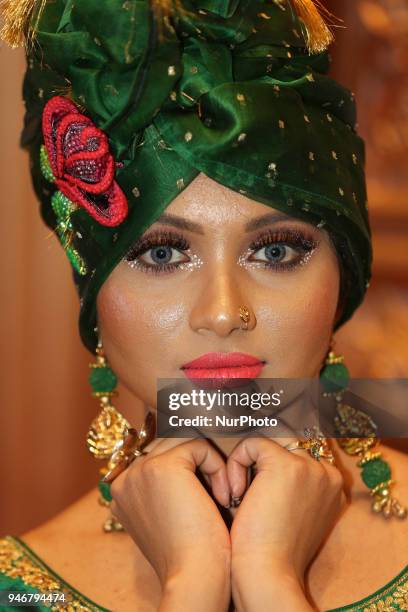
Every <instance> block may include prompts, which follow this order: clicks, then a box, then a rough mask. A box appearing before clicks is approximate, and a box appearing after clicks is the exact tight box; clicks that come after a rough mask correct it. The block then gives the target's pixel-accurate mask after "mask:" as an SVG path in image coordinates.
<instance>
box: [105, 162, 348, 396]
mask: <svg viewBox="0 0 408 612" xmlns="http://www.w3.org/2000/svg"><path fill="white" fill-rule="evenodd" d="M128 259H129V260H130V261H126V260H123V261H122V262H121V263H120V264H119V265H118V266H117V267H116V268H115V269H114V270H113V272H112V273H111V274H110V276H109V277H108V279H107V280H106V281H105V283H104V284H103V286H102V288H101V290H100V291H99V295H98V300H97V311H98V329H99V333H100V337H101V339H102V341H103V345H104V348H105V352H106V355H107V357H108V360H109V362H110V365H111V366H112V368H113V370H114V371H115V373H116V374H117V376H118V377H119V379H120V380H121V382H122V383H123V384H124V385H125V386H126V387H127V388H128V389H129V390H130V391H131V392H132V393H133V394H135V395H136V396H137V397H139V398H140V399H141V400H142V401H143V402H145V403H146V404H147V405H149V406H151V407H155V406H156V392H157V389H156V383H157V379H158V378H184V373H183V370H182V369H181V368H182V366H183V364H185V363H187V362H190V361H191V360H193V359H196V358H197V357H200V356H201V355H203V354H205V353H211V352H225V353H229V352H241V353H246V354H250V355H253V356H254V357H257V358H258V359H259V360H261V361H263V362H265V363H264V366H263V368H262V370H261V372H260V374H259V377H261V378H292V377H293V378H309V377H314V376H316V375H317V374H318V372H319V370H320V368H321V365H322V362H323V360H324V357H325V355H326V352H327V348H328V345H329V342H330V338H331V334H332V330H333V327H334V323H335V320H336V317H337V316H338V314H339V313H338V312H337V305H338V297H339V283H340V276H339V267H338V261H337V256H336V253H335V251H334V248H333V246H332V244H331V241H330V238H329V236H328V234H327V233H326V231H324V230H322V229H319V228H316V227H315V226H313V225H311V224H309V223H306V222H304V221H300V220H297V219H295V218H294V217H288V216H286V215H283V213H281V212H279V211H278V210H276V209H273V208H271V207H269V206H266V205H264V204H260V203H258V202H255V201H254V200H251V199H250V198H247V197H246V196H244V195H242V194H239V193H236V192H235V191H232V190H230V189H228V188H227V187H224V186H222V185H220V184H219V183H217V182H216V181H214V180H212V179H210V178H209V177H207V176H206V175H204V174H202V173H201V174H199V175H198V176H197V177H196V179H195V180H194V181H192V182H191V183H190V184H189V185H188V186H187V187H186V188H185V189H184V190H183V191H182V192H181V193H180V194H179V195H178V196H177V197H176V198H175V199H174V200H173V201H172V203H171V204H170V205H169V206H168V207H167V209H166V211H165V215H164V216H163V217H161V218H160V220H159V221H157V222H156V223H154V224H153V225H152V226H151V227H150V228H149V229H148V230H147V231H146V232H145V234H144V235H143V236H142V237H141V238H140V239H139V240H138V241H137V242H136V243H135V244H134V246H133V247H132V249H131V251H130V252H129V254H128ZM240 306H245V307H247V308H248V310H249V313H250V320H249V323H248V329H247V330H245V329H242V326H243V323H242V321H241V319H240V317H239V308H240Z"/></svg>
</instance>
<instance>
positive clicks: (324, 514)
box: [227, 438, 345, 610]
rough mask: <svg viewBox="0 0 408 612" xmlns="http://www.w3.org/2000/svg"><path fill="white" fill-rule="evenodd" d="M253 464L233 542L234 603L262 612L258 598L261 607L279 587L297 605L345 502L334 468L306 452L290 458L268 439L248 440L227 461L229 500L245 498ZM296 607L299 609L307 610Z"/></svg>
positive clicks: (236, 518)
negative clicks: (306, 575) (292, 596)
mask: <svg viewBox="0 0 408 612" xmlns="http://www.w3.org/2000/svg"><path fill="white" fill-rule="evenodd" d="M285 442H286V440H285ZM291 442H292V443H293V442H294V440H292V441H291ZM282 443H283V442H282ZM253 463H256V475H255V478H254V479H253V481H252V483H251V484H250V486H249V488H248V490H247V491H246V493H245V496H244V498H243V500H242V503H241V505H240V506H239V508H238V510H237V512H236V514H235V517H234V521H233V524H232V528H231V534H230V535H231V546H232V589H233V597H234V601H236V600H238V601H241V602H242V601H247V602H248V601H251V602H254V601H255V600H257V601H258V606H251V605H243V606H242V608H245V609H249V608H251V607H253V608H254V609H256V608H257V607H258V609H261V608H259V601H260V597H261V596H262V601H263V603H264V604H265V598H266V597H268V593H271V594H272V595H277V593H278V591H279V590H280V588H281V586H280V585H282V588H287V587H288V585H290V586H289V590H290V589H292V591H293V593H296V595H295V597H297V598H298V597H299V593H302V592H303V588H304V573H305V570H306V569H307V567H308V565H309V563H310V561H311V560H312V558H313V556H314V555H315V553H316V552H317V550H318V548H319V546H320V545H321V543H322V541H323V539H324V538H325V536H326V535H327V534H328V532H329V530H330V528H331V527H332V526H333V524H334V522H335V520H336V518H337V517H338V515H339V513H340V510H341V509H342V507H343V505H344V502H345V495H344V492H343V477H342V474H341V472H340V470H339V469H338V468H337V467H335V466H334V465H331V464H330V463H329V462H328V461H327V460H325V459H321V460H320V461H317V460H316V459H313V457H311V456H310V454H309V453H308V452H307V451H306V450H299V451H296V453H295V452H290V451H288V450H287V449H285V448H283V447H282V446H281V445H280V444H279V443H277V442H275V441H274V440H271V439H268V438H245V439H244V440H242V441H241V442H240V443H239V444H238V445H237V446H236V447H235V449H234V450H233V451H232V453H231V454H230V456H229V458H228V462H227V472H228V478H229V482H230V487H231V491H232V495H233V496H234V497H240V496H242V495H243V493H244V492H245V489H246V486H247V469H248V467H249V466H250V465H252V464H253ZM263 578H264V582H265V584H262V581H263ZM254 581H256V588H255V586H254ZM301 599H303V601H304V609H305V610H306V609H311V608H310V607H308V604H307V602H306V599H305V598H304V597H301ZM275 603H276V602H275ZM281 609H282V610H283V609H284V608H283V607H282V608H281ZM287 609H291V607H290V606H288V608H287ZM292 609H293V608H292ZM297 609H299V610H301V609H302V607H301V606H300V605H299V604H298V605H297Z"/></svg>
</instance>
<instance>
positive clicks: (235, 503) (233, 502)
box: [230, 495, 243, 508]
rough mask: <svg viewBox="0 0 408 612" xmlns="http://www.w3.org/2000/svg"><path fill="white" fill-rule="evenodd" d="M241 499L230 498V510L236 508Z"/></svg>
mask: <svg viewBox="0 0 408 612" xmlns="http://www.w3.org/2000/svg"><path fill="white" fill-rule="evenodd" d="M242 498H243V495H241V497H234V496H232V497H231V502H230V503H231V507H232V508H237V507H238V506H239V504H240V503H241V501H242Z"/></svg>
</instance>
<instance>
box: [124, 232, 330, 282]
mask: <svg viewBox="0 0 408 612" xmlns="http://www.w3.org/2000/svg"><path fill="white" fill-rule="evenodd" d="M274 243H276V244H280V245H284V246H289V247H291V248H294V249H295V250H297V251H298V253H299V254H300V257H299V258H296V260H295V261H293V262H290V263H280V262H278V263H273V262H267V261H257V260H252V261H251V260H250V263H251V264H252V265H253V264H256V266H257V267H259V266H260V267H263V268H268V269H273V270H291V269H294V268H296V267H297V266H299V265H301V264H302V263H305V262H306V259H307V258H308V256H310V255H311V253H312V251H314V250H315V248H316V247H317V246H318V244H319V243H318V242H317V241H316V240H315V239H314V238H313V237H312V236H310V235H309V234H307V232H305V231H303V230H302V231H299V230H280V231H272V230H269V231H267V232H266V233H263V234H262V235H261V236H259V237H258V238H257V239H256V240H254V241H253V242H251V244H250V245H249V247H248V250H247V252H246V254H245V256H248V255H250V254H251V253H252V254H253V253H256V252H257V251H259V250H260V249H262V248H263V247H266V246H268V245H270V244H274ZM158 246H167V247H171V248H174V249H177V250H179V251H188V250H189V249H190V244H189V242H188V240H186V238H184V236H182V235H180V234H176V233H173V232H169V231H164V230H161V231H158V232H154V233H151V234H149V235H148V236H146V237H144V238H141V239H140V240H138V241H137V242H136V243H135V244H134V245H133V246H132V247H131V248H130V250H129V251H128V253H127V255H126V256H125V261H127V262H129V263H130V265H131V266H132V267H134V268H138V269H140V270H142V271H143V272H148V273H153V274H163V273H166V272H172V271H173V270H175V269H177V268H178V267H179V266H180V264H183V263H184V262H174V263H165V264H157V265H151V264H146V263H144V262H142V261H140V260H139V259H138V257H140V255H143V254H145V253H146V252H148V251H149V250H150V249H153V248H155V247H158ZM241 257H242V256H241ZM240 259H241V258H240Z"/></svg>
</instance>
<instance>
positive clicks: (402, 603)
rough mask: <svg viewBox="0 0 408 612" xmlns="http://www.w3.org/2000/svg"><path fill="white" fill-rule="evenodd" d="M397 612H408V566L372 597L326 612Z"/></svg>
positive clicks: (368, 596)
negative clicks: (407, 611)
mask: <svg viewBox="0 0 408 612" xmlns="http://www.w3.org/2000/svg"><path fill="white" fill-rule="evenodd" d="M343 610H344V612H396V611H398V610H408V565H406V566H405V567H404V569H402V570H401V571H400V573H399V574H397V575H396V576H395V577H394V578H392V579H391V580H390V581H389V582H387V583H386V584H385V585H384V586H382V587H380V588H379V589H377V590H376V591H375V592H374V593H372V594H371V595H367V597H364V598H363V599H359V600H358V601H355V602H353V603H351V604H348V605H345V606H341V607H339V608H332V609H330V610H326V612H340V611H341V612H342V611H343Z"/></svg>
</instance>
